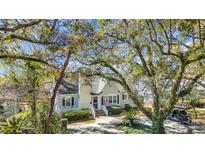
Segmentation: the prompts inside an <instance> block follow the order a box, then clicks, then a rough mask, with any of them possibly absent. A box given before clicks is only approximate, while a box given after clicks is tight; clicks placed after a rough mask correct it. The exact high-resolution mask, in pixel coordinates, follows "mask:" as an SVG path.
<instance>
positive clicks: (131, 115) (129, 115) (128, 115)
mask: <svg viewBox="0 0 205 154" xmlns="http://www.w3.org/2000/svg"><path fill="white" fill-rule="evenodd" d="M122 115H123V116H124V119H125V120H127V121H128V122H129V124H130V125H131V126H133V125H134V120H135V119H136V116H137V112H136V110H134V109H129V110H127V111H126V110H125V111H123V112H122Z"/></svg>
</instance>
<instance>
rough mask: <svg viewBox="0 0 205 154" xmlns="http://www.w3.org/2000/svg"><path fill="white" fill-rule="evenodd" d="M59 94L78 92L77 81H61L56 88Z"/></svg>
mask: <svg viewBox="0 0 205 154" xmlns="http://www.w3.org/2000/svg"><path fill="white" fill-rule="evenodd" d="M58 92H59V94H77V93H78V83H71V82H68V81H65V80H62V81H61V84H60V87H59V89H58Z"/></svg>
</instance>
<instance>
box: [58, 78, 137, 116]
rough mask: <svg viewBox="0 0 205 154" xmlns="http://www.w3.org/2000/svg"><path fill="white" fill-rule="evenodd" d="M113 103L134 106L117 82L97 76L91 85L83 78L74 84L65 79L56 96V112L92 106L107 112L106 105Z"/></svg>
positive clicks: (91, 107) (92, 108) (94, 108)
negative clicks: (108, 81)
mask: <svg viewBox="0 0 205 154" xmlns="http://www.w3.org/2000/svg"><path fill="white" fill-rule="evenodd" d="M112 104H116V105H119V106H121V107H123V108H124V106H125V104H130V105H131V106H134V104H133V103H132V101H131V100H130V99H129V98H128V95H127V94H126V93H124V92H123V90H122V87H121V86H120V85H117V84H115V83H106V82H105V81H103V80H102V79H100V78H95V79H94V80H93V81H92V83H91V84H90V85H88V84H85V83H84V82H83V79H81V78H79V80H78V81H77V82H76V83H74V84H70V83H68V82H66V81H65V80H64V81H63V83H62V84H61V87H60V88H59V91H58V94H57V97H56V101H55V112H57V113H59V114H60V113H63V112H68V111H74V110H79V109H82V108H90V109H91V110H94V111H95V110H101V111H104V112H105V113H106V108H105V106H108V105H112ZM106 114H107V113H106Z"/></svg>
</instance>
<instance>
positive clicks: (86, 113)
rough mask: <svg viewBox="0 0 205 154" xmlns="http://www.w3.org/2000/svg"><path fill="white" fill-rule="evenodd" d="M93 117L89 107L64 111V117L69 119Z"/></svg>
mask: <svg viewBox="0 0 205 154" xmlns="http://www.w3.org/2000/svg"><path fill="white" fill-rule="evenodd" d="M91 117H92V114H91V112H90V110H89V109H81V110H79V111H70V112H64V113H63V114H62V118H66V119H68V121H75V120H82V119H89V118H91Z"/></svg>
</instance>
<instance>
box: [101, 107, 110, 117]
mask: <svg viewBox="0 0 205 154" xmlns="http://www.w3.org/2000/svg"><path fill="white" fill-rule="evenodd" d="M102 110H103V111H104V112H105V115H106V116H108V115H109V112H108V110H107V108H106V106H105V105H103V106H102Z"/></svg>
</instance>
